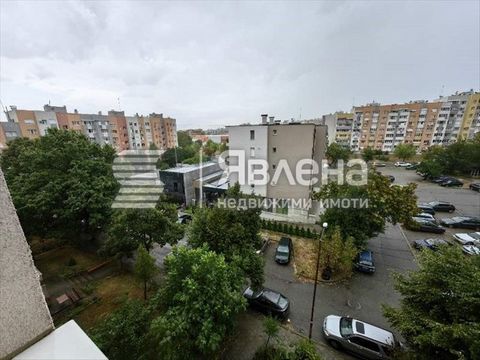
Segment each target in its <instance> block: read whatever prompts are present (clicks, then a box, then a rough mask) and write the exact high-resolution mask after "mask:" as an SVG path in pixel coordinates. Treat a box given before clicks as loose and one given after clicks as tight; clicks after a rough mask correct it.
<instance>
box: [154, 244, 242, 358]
mask: <svg viewBox="0 0 480 360" xmlns="http://www.w3.org/2000/svg"><path fill="white" fill-rule="evenodd" d="M165 269H166V277H165V281H164V285H163V287H162V289H161V290H160V292H159V294H158V298H157V301H158V304H159V305H160V306H162V307H163V308H166V309H167V310H166V311H165V312H164V313H163V314H162V315H161V316H159V317H158V318H156V319H155V320H153V322H152V327H151V336H152V338H153V340H154V341H153V342H152V343H153V344H154V345H153V349H152V350H153V352H154V353H155V355H156V358H160V359H186V358H191V359H211V358H214V357H215V356H214V355H215V353H216V352H217V351H218V349H219V347H220V345H221V343H222V340H223V338H224V337H225V335H226V334H228V333H229V332H230V330H231V329H232V328H233V325H234V321H235V318H236V315H237V314H238V313H239V312H240V311H242V310H243V309H245V299H243V296H242V294H241V288H242V286H243V278H242V275H241V273H240V272H239V271H238V268H236V267H235V266H232V265H229V264H228V263H227V262H226V261H225V259H224V257H223V256H222V255H219V254H216V253H214V252H213V251H208V250H206V249H205V248H198V249H188V248H186V247H175V248H174V250H173V253H172V254H171V255H169V256H167V258H166V259H165Z"/></svg>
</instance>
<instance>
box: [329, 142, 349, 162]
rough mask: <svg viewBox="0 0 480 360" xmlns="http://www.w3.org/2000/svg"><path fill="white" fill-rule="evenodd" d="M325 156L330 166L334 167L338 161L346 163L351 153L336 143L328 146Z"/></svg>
mask: <svg viewBox="0 0 480 360" xmlns="http://www.w3.org/2000/svg"><path fill="white" fill-rule="evenodd" d="M325 155H326V156H327V159H328V161H329V163H330V165H335V164H336V163H337V161H338V160H343V161H347V160H348V159H349V158H350V155H351V151H350V150H348V149H346V148H344V147H343V146H341V145H338V144H337V143H332V144H330V145H328V148H327V152H326V154H325Z"/></svg>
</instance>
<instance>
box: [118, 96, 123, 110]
mask: <svg viewBox="0 0 480 360" xmlns="http://www.w3.org/2000/svg"><path fill="white" fill-rule="evenodd" d="M117 103H118V111H122V108H121V107H120V98H119V97H118V98H117Z"/></svg>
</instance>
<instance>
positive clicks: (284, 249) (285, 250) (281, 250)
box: [277, 245, 288, 254]
mask: <svg viewBox="0 0 480 360" xmlns="http://www.w3.org/2000/svg"><path fill="white" fill-rule="evenodd" d="M277 252H279V253H284V254H288V246H282V245H280V246H279V247H278V248H277Z"/></svg>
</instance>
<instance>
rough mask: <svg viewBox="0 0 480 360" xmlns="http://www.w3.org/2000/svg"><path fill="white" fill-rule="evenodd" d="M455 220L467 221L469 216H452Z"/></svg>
mask: <svg viewBox="0 0 480 360" xmlns="http://www.w3.org/2000/svg"><path fill="white" fill-rule="evenodd" d="M452 220H453V221H456V222H461V221H465V220H468V218H467V217H464V216H455V217H453V218H452Z"/></svg>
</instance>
